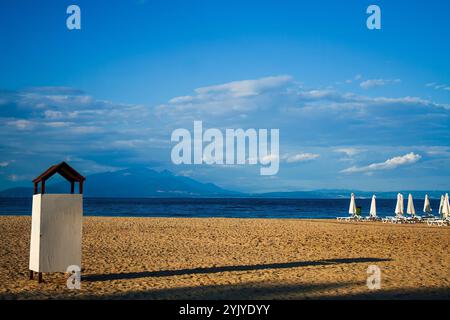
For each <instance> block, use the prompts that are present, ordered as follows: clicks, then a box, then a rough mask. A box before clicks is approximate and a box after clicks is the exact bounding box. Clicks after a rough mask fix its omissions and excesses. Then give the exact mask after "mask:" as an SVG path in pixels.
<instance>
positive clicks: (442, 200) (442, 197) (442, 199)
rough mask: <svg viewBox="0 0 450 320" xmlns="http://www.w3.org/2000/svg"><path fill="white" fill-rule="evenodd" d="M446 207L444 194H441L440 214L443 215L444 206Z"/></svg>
mask: <svg viewBox="0 0 450 320" xmlns="http://www.w3.org/2000/svg"><path fill="white" fill-rule="evenodd" d="M443 207H444V195H441V202H439V212H438V213H439V215H440V216H442V208H443Z"/></svg>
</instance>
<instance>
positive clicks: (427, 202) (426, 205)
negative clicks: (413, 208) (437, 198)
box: [423, 194, 433, 214]
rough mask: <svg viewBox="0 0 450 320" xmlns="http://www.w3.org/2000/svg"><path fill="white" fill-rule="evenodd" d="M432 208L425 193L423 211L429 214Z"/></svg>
mask: <svg viewBox="0 0 450 320" xmlns="http://www.w3.org/2000/svg"><path fill="white" fill-rule="evenodd" d="M431 211H433V209H431V205H430V199H428V195H427V194H426V195H425V202H424V203H423V212H425V213H428V214H430V213H431Z"/></svg>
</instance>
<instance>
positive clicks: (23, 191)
mask: <svg viewBox="0 0 450 320" xmlns="http://www.w3.org/2000/svg"><path fill="white" fill-rule="evenodd" d="M30 184H31V183H30ZM69 190H70V185H69V183H68V182H66V181H61V182H57V183H53V184H51V183H49V184H48V185H47V186H46V192H48V193H68V192H69ZM351 192H354V193H355V194H356V196H357V197H358V198H369V197H371V196H372V194H373V192H369V191H358V190H352V191H350V190H345V189H321V190H312V191H294V192H269V193H241V192H236V191H231V190H226V189H223V188H220V187H219V186H217V185H215V184H213V183H202V182H199V181H196V180H194V179H192V178H189V177H185V176H177V175H174V174H173V173H171V172H170V171H167V170H164V171H156V170H152V169H148V168H131V169H125V170H119V171H114V172H104V173H96V174H93V175H90V176H87V177H86V183H85V186H84V195H85V197H92V198H103V197H105V198H106V197H109V198H148V197H152V198H158V197H163V198H168V197H170V198H180V197H210V198H212V197H221V198H224V197H252V198H294V199H339V198H349V195H350V193H351ZM397 192H402V193H403V194H408V193H411V194H412V195H413V197H415V198H422V197H424V195H425V194H426V193H427V194H428V195H429V196H430V197H431V198H439V197H440V195H441V194H443V193H444V192H443V191H417V190H414V191H409V190H398V191H392V192H376V194H377V198H387V199H395V198H396V195H397ZM32 194H33V188H32V187H15V188H9V189H5V190H3V191H0V197H3V198H6V197H8V198H11V197H12V198H15V197H16V198H19V197H21V198H22V197H31V196H32Z"/></svg>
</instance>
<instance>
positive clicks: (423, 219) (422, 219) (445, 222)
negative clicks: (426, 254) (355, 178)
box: [336, 215, 450, 226]
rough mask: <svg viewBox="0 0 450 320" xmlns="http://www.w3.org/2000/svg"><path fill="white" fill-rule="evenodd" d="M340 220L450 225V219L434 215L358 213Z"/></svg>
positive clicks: (339, 219)
mask: <svg viewBox="0 0 450 320" xmlns="http://www.w3.org/2000/svg"><path fill="white" fill-rule="evenodd" d="M336 219H337V220H338V221H346V222H351V221H355V222H364V221H381V222H383V223H426V224H427V225H429V226H448V225H450V219H448V218H447V219H440V218H436V217H434V216H425V217H420V216H413V217H404V216H395V217H393V216H392V217H385V218H379V217H371V216H369V217H361V216H358V215H355V216H350V217H337V218H336Z"/></svg>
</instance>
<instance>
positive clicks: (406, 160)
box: [341, 152, 422, 173]
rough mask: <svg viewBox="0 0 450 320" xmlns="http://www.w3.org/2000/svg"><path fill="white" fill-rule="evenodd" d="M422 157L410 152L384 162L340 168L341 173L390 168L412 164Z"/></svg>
mask: <svg viewBox="0 0 450 320" xmlns="http://www.w3.org/2000/svg"><path fill="white" fill-rule="evenodd" d="M421 158H422V157H421V156H420V155H419V154H415V153H413V152H410V153H408V154H405V155H404V156H399V157H394V158H391V159H388V160H386V161H384V162H379V163H372V164H370V165H368V166H363V167H356V166H354V167H350V168H347V169H344V170H342V171H341V172H343V173H357V172H371V171H377V170H390V169H394V168H397V167H399V166H402V165H407V164H412V163H415V162H417V161H419V160H420V159H421Z"/></svg>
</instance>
